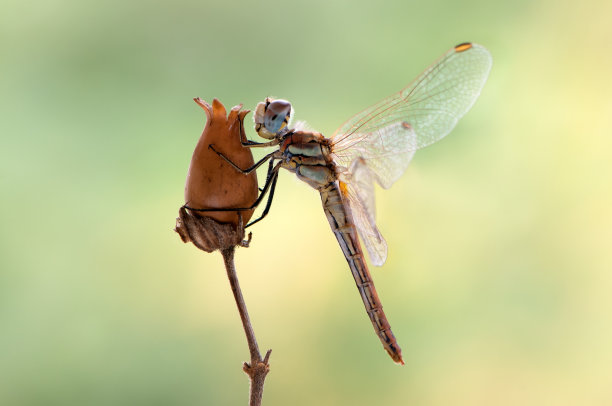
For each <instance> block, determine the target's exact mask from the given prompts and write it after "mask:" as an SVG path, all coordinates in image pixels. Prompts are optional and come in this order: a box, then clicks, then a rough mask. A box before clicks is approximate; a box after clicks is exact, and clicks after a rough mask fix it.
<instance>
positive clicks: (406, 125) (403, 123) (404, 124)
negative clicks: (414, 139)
mask: <svg viewBox="0 0 612 406" xmlns="http://www.w3.org/2000/svg"><path fill="white" fill-rule="evenodd" d="M402 127H404V128H405V129H406V130H412V126H411V125H410V123H409V122H408V121H402Z"/></svg>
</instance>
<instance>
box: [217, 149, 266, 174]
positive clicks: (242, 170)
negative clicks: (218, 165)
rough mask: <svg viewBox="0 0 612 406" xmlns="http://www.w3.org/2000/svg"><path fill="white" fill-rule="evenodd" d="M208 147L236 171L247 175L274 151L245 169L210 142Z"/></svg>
mask: <svg viewBox="0 0 612 406" xmlns="http://www.w3.org/2000/svg"><path fill="white" fill-rule="evenodd" d="M208 148H210V149H212V150H213V151H214V152H215V153H216V154H217V155H219V156H220V157H221V158H223V159H224V160H225V162H227V163H228V164H230V165H232V166H233V167H234V169H236V170H237V171H238V172H240V173H243V174H245V175H248V174H249V173H251V172H253V171H254V170H255V169H257V168H259V167H260V166H261V165H262V164H263V163H264V162H266V161H267V160H268V159H270V158H272V155H274V153H275V152H276V151H274V152H270V153H269V154H268V155H266V156H265V157H263V158H262V159H260V160H259V161H258V162H257V163H255V165H253V166H251V167H250V168H247V169H242V168H240V167H239V166H238V165H236V164H235V163H233V162H232V161H231V160H230V159H229V158H228V157H226V156H225V155H223V154H222V153H221V152H219V151H217V150H216V149H215V147H213V146H212V144H211V145H209V146H208Z"/></svg>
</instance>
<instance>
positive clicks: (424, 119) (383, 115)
mask: <svg viewBox="0 0 612 406" xmlns="http://www.w3.org/2000/svg"><path fill="white" fill-rule="evenodd" d="M491 64H492V60H491V54H490V53H489V51H487V49H486V48H484V47H482V46H480V45H477V44H471V43H465V44H460V45H457V46H456V47H454V48H452V49H451V50H450V51H448V52H447V53H446V54H444V55H443V56H442V57H441V58H440V59H439V60H438V61H437V62H435V63H434V64H433V65H431V66H430V67H429V68H427V69H426V70H425V72H423V73H422V74H421V75H420V76H419V77H418V78H417V79H416V80H415V81H414V82H412V83H411V84H410V85H408V86H407V87H406V88H404V89H403V90H401V91H400V92H399V93H396V94H394V95H392V96H390V97H388V98H386V99H384V100H382V101H381V102H379V103H377V104H375V105H373V106H371V107H369V108H367V109H366V110H364V111H362V112H361V113H359V114H357V115H355V116H354V117H352V118H351V119H349V120H348V121H347V122H346V123H344V124H343V125H342V126H341V127H340V128H339V129H338V130H336V132H335V133H334V135H333V136H332V137H331V143H332V152H333V154H334V161H335V162H336V163H337V164H338V165H340V166H343V167H344V168H349V167H350V165H351V163H352V162H353V161H354V160H355V159H356V158H358V157H362V158H364V159H365V160H366V162H367V164H368V167H369V168H370V169H371V170H372V171H373V172H374V173H375V175H376V179H377V181H378V182H379V183H380V185H381V186H382V187H384V188H389V187H390V186H391V185H392V184H393V183H394V182H395V181H396V180H397V179H398V178H399V177H400V176H401V175H402V174H403V172H404V171H405V170H406V168H407V166H408V163H409V162H410V159H412V156H413V154H414V151H416V150H417V149H419V148H423V147H425V146H427V145H430V144H432V143H434V142H436V141H438V140H440V139H441V138H443V137H444V136H445V135H447V134H448V133H449V132H450V131H451V130H452V129H453V128H454V127H455V125H456V124H457V121H458V120H459V119H460V118H461V117H462V116H463V115H464V114H465V113H466V112H467V111H468V110H469V109H470V108H471V107H472V105H473V104H474V102H475V101H476V99H477V98H478V95H479V94H480V91H481V90H482V87H483V86H484V84H485V82H486V80H487V77H488V75H489V71H490V70H491Z"/></svg>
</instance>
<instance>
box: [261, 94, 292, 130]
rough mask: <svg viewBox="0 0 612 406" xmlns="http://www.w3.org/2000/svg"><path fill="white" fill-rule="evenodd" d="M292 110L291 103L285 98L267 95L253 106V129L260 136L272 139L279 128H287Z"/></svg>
mask: <svg viewBox="0 0 612 406" xmlns="http://www.w3.org/2000/svg"><path fill="white" fill-rule="evenodd" d="M292 112H293V109H292V107H291V103H289V102H288V101H287V100H282V99H278V100H274V99H271V98H270V97H267V98H266V100H265V101H263V102H261V103H259V104H257V107H256V108H255V114H254V116H253V120H254V121H255V131H257V134H259V136H260V137H262V138H266V139H269V140H271V139H273V138H274V137H276V136H277V134H278V133H279V132H281V130H283V129H285V128H287V126H288V125H289V120H290V119H291V114H292Z"/></svg>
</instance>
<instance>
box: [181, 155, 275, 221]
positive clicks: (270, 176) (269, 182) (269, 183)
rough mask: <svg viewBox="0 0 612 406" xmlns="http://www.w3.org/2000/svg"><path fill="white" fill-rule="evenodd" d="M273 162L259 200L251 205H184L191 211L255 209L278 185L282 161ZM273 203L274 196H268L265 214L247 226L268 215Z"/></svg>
mask: <svg viewBox="0 0 612 406" xmlns="http://www.w3.org/2000/svg"><path fill="white" fill-rule="evenodd" d="M273 164H274V160H271V161H270V166H269V168H268V175H267V177H266V184H265V185H264V187H263V189H262V191H261V193H260V194H259V196H258V197H257V200H255V202H254V203H253V204H252V205H250V206H249V207H227V208H225V207H224V208H218V209H196V208H193V207H189V206H188V205H187V204H184V205H183V207H184V208H186V209H188V210H191V211H199V212H206V211H246V210H253V209H255V208H257V206H259V204H260V203H261V201H262V200H263V198H264V196H265V195H266V193H268V191H269V190H270V188H272V193H271V194H272V195H273V194H274V187H275V186H276V179H277V177H278V170H279V169H280V165H281V162H279V163H278V164H276V165H275V166H273ZM271 204H272V198H271V197H270V198H268V203H267V204H266V209H265V211H264V214H263V215H262V216H261V217H260V218H258V219H257V220H255V221H252V222H250V223H249V224H248V225H247V226H246V227H248V226H250V225H251V224H253V223H255V222H256V221H259V220H261V219H262V218H264V217H265V216H266V214H268V213H267V211H268V210H269V209H270V205H271ZM246 227H245V228H246Z"/></svg>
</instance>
